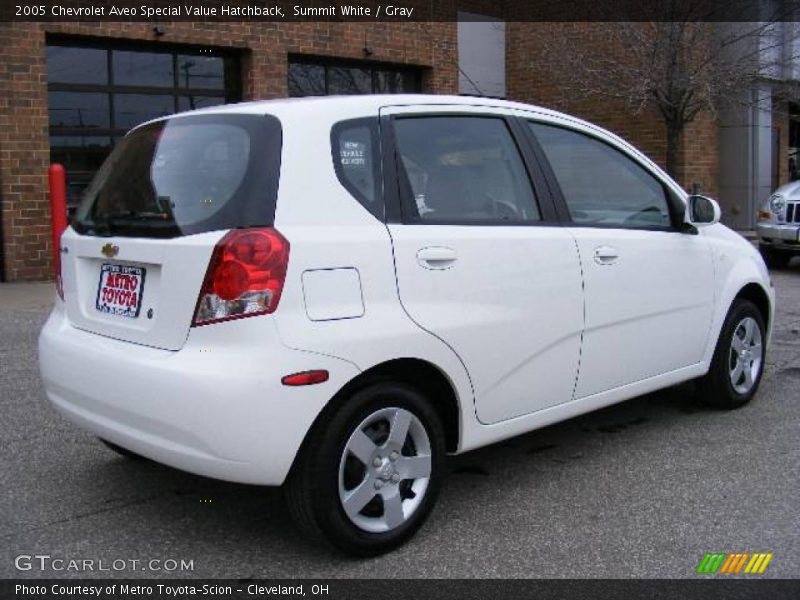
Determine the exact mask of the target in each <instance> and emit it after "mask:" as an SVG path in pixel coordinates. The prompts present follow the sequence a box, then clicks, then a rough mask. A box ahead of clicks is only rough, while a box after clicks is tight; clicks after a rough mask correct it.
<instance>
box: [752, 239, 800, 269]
mask: <svg viewBox="0 0 800 600" xmlns="http://www.w3.org/2000/svg"><path fill="white" fill-rule="evenodd" d="M758 251H759V252H761V257H762V258H763V259H764V263H766V265H767V266H768V267H769V268H770V269H785V268H786V267H787V266H788V265H789V261H790V260H792V255H791V254H790V253H789V252H784V251H782V250H776V249H775V248H770V247H769V246H762V245H759V246H758Z"/></svg>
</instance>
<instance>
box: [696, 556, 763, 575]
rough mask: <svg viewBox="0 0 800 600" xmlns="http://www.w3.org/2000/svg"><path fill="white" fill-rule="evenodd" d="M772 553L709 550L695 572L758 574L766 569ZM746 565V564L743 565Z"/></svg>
mask: <svg viewBox="0 0 800 600" xmlns="http://www.w3.org/2000/svg"><path fill="white" fill-rule="evenodd" d="M772 556H773V555H772V553H769V554H767V553H765V552H756V553H754V554H750V553H749V552H734V553H732V554H726V553H725V552H709V553H706V555H705V556H704V557H703V560H701V561H700V564H699V565H698V566H697V573H703V574H714V573H717V572H719V573H720V574H723V573H724V574H735V573H741V572H742V568H744V572H745V573H747V574H751V575H760V574H761V573H763V572H764V571H766V570H767V565H768V564H769V562H770V561H771V560H772ZM745 565H747V566H745Z"/></svg>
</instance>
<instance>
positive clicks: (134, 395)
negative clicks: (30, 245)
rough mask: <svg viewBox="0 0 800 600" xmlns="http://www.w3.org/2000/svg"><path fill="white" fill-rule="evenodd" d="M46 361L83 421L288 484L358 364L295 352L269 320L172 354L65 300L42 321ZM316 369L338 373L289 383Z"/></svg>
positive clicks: (253, 478)
mask: <svg viewBox="0 0 800 600" xmlns="http://www.w3.org/2000/svg"><path fill="white" fill-rule="evenodd" d="M39 366H40V369H41V375H42V379H43V382H44V388H45V392H46V394H47V396H48V398H49V399H50V401H51V402H52V403H53V405H54V406H55V408H56V409H57V410H58V411H59V412H61V413H62V414H63V415H64V416H65V417H67V418H68V419H70V420H71V421H73V422H75V423H76V424H78V425H80V426H81V427H82V428H83V429H86V430H88V431H90V432H92V433H94V434H95V435H97V436H100V437H102V438H104V439H107V440H109V441H111V442H113V443H115V444H118V445H120V446H122V447H124V448H128V449H130V450H132V451H134V452H136V453H138V454H141V455H143V456H147V457H149V458H152V459H153V460H156V461H158V462H161V463H164V464H167V465H170V466H173V467H176V468H179V469H183V470H185V471H190V472H192V473H197V474H200V475H206V476H209V477H215V478H217V479H225V480H229V481H239V482H242V483H257V484H264V485H278V484H280V483H282V482H283V480H284V478H285V477H286V473H287V472H288V470H289V467H290V466H291V464H292V461H293V460H294V456H295V454H296V452H297V449H298V448H299V446H300V444H301V442H302V440H303V437H304V436H305V434H306V431H308V428H309V427H310V426H311V423H312V422H313V421H314V419H315V418H316V416H317V414H318V413H319V411H320V410H322V408H323V407H324V406H325V404H326V403H327V401H328V399H329V398H330V397H331V396H332V395H333V394H334V393H335V392H336V391H337V390H338V389H339V388H341V387H342V386H343V385H344V384H345V383H346V382H347V381H348V380H350V379H351V378H353V377H355V376H356V375H357V373H358V371H357V369H356V368H355V367H354V365H352V364H350V363H348V362H346V361H343V360H338V359H334V358H330V357H325V356H320V355H319V354H314V353H310V352H300V351H295V350H289V349H288V348H286V347H285V346H283V345H282V344H281V343H280V340H279V339H278V337H277V333H276V331H275V326H274V323H273V322H272V320H271V319H269V318H258V317H256V318H252V319H241V320H237V321H229V322H226V323H219V324H215V325H213V326H206V327H199V328H195V329H192V331H191V333H190V335H189V338H188V340H187V341H186V344H185V345H184V346H183V348H181V350H180V351H178V352H171V351H168V350H159V349H156V348H148V347H145V346H140V345H136V344H131V343H128V342H123V341H119V340H114V339H110V338H105V337H102V336H98V335H94V334H91V333H88V332H85V331H81V330H79V329H76V328H75V327H73V326H72V325H71V324H70V323H69V320H68V319H67V318H66V314H65V311H64V305H63V304H62V303H57V305H56V307H55V309H54V310H53V312H52V314H51V315H50V318H49V320H48V321H47V323H46V324H45V326H44V328H43V329H42V333H41V336H40V338H39ZM312 369H326V370H327V371H328V372H329V373H330V379H329V380H328V381H327V382H325V383H322V384H319V385H313V386H305V387H293V388H288V387H286V386H283V385H281V383H280V378H281V376H283V375H288V374H290V373H297V372H300V371H307V370H312ZM97 374H102V376H101V377H98V376H97Z"/></svg>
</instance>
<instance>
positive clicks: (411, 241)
mask: <svg viewBox="0 0 800 600" xmlns="http://www.w3.org/2000/svg"><path fill="white" fill-rule="evenodd" d="M389 231H390V233H391V235H392V242H393V244H394V250H395V260H396V265H397V281H398V286H399V290H400V300H401V302H402V304H403V306H404V308H405V309H406V311H407V312H408V314H409V316H410V317H411V318H412V319H413V320H414V322H416V323H417V324H419V326H420V327H422V328H423V329H425V330H426V331H430V332H431V333H433V334H434V335H436V336H437V337H438V338H440V339H442V340H443V341H444V342H446V343H447V344H448V345H449V346H450V347H451V348H453V350H454V351H455V352H456V353H457V354H458V355H459V356H460V357H461V359H462V360H463V361H464V364H465V365H466V368H467V370H468V371H469V374H470V376H471V378H472V384H473V387H474V392H475V402H476V407H477V415H478V418H479V419H480V421H481V422H483V423H496V422H498V421H502V420H504V419H509V418H512V417H516V416H519V415H523V414H526V413H529V412H533V411H535V410H539V409H541V408H544V407H546V406H552V405H554V404H559V403H561V402H567V401H569V400H570V399H571V398H572V392H573V389H574V386H575V376H576V374H577V368H578V358H579V354H580V336H581V330H582V328H583V292H582V290H581V275H580V265H579V263H578V256H577V252H576V249H575V242H574V241H573V239H572V237H571V236H570V234H569V233H568V232H567V231H566V230H564V229H562V228H560V227H536V226H531V227H502V226H497V227H494V226H481V227H474V226H472V227H471V226H448V225H413V226H412V225H394V224H393V225H390V226H389ZM430 246H445V247H448V248H452V249H453V250H455V252H456V253H457V255H458V260H457V261H455V262H454V263H453V264H452V266H451V267H450V268H449V269H446V270H437V271H434V270H431V269H428V268H423V267H422V266H421V265H420V264H419V263H418V259H417V255H418V253H419V251H420V249H421V248H426V247H430Z"/></svg>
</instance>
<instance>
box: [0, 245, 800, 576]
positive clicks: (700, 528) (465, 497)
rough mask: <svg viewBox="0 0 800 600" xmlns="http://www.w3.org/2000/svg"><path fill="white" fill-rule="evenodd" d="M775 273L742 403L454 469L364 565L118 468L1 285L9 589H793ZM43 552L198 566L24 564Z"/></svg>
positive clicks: (250, 499) (792, 449)
mask: <svg viewBox="0 0 800 600" xmlns="http://www.w3.org/2000/svg"><path fill="white" fill-rule="evenodd" d="M773 279H774V282H775V287H776V289H777V295H778V304H777V315H776V320H775V331H774V337H773V342H772V347H771V353H770V355H769V357H768V366H767V371H766V373H765V377H764V379H763V382H762V385H761V391H760V393H759V395H758V396H757V398H756V400H755V401H754V402H753V403H751V404H750V405H749V406H747V407H745V408H743V409H740V410H737V411H733V412H714V411H709V410H706V409H701V408H698V407H697V406H696V405H695V404H694V403H693V402H692V399H691V392H692V387H691V385H684V386H680V387H677V388H673V389H670V390H667V391H664V392H660V393H656V394H651V395H648V396H644V397H641V398H637V399H634V400H631V401H629V402H626V403H624V404H621V405H618V406H615V407H611V408H608V409H605V410H602V411H599V412H596V413H592V414H589V415H585V416H583V417H580V418H577V419H573V420H570V421H568V422H565V423H561V424H559V425H556V426H552V427H548V428H547V429H544V430H540V431H537V432H533V433H530V434H527V435H525V436H522V437H518V438H515V439H512V440H510V441H507V442H505V443H502V444H499V445H495V446H492V447H489V448H484V449H481V450H478V451H475V452H472V453H469V454H467V455H464V456H461V457H458V458H456V459H454V460H452V462H451V471H452V473H451V476H450V477H449V479H448V480H447V482H446V484H445V486H444V489H443V492H442V496H441V498H440V502H439V505H438V507H437V509H436V510H435V512H434V514H433V515H432V517H431V519H430V521H429V522H428V524H427V525H426V526H425V527H424V528H423V530H422V531H420V533H419V534H418V535H417V536H416V537H415V538H414V539H413V540H412V541H411V543H409V544H408V545H406V546H405V547H403V548H401V549H400V550H398V551H396V552H394V553H392V554H390V555H387V556H384V557H380V558H377V559H372V560H350V559H343V558H340V557H338V556H335V555H332V554H331V553H329V552H328V551H327V550H325V549H323V548H319V547H317V546H315V545H314V544H312V543H311V542H309V541H307V540H305V539H303V538H302V537H301V536H300V534H299V533H298V532H297V531H296V530H295V528H294V527H293V525H292V523H291V521H290V519H289V514H288V510H287V508H286V506H285V504H284V501H283V497H282V495H281V493H280V490H278V489H264V488H259V487H253V486H244V485H235V484H229V483H221V482H216V481H212V480H208V479H204V478H201V477H196V476H192V475H188V474H185V473H181V472H178V471H175V470H172V469H169V468H166V467H161V466H159V465H156V464H153V463H148V462H133V461H130V460H126V459H123V458H120V457H118V456H117V455H116V454H114V453H112V452H111V451H110V450H108V449H107V448H105V447H104V446H103V445H102V444H100V443H99V442H98V441H97V440H96V439H95V438H93V437H92V436H91V435H89V434H86V433H84V432H82V431H80V430H78V429H77V428H75V427H73V426H72V425H70V424H69V423H67V422H66V421H64V420H63V419H61V418H60V417H59V416H57V415H56V414H55V413H54V412H53V411H52V410H51V409H50V407H49V406H48V404H47V402H46V400H45V397H44V394H43V391H42V387H41V385H40V383H39V379H38V368H37V361H36V338H37V334H38V330H39V328H40V326H41V324H42V323H43V322H44V319H45V317H46V314H47V306H46V305H47V301H46V300H42V298H47V296H48V295H49V291H48V292H47V293H46V294H42V293H41V289H40V288H37V286H28V287H25V286H23V287H16V288H13V289H12V287H11V286H8V285H7V286H5V287H4V288H3V286H0V440H2V467H1V468H0V486H1V487H2V490H3V499H2V505H1V506H0V517H1V518H0V546H2V547H3V549H4V556H3V558H2V559H1V560H2V562H0V577H53V576H57V577H87V576H92V575H94V576H102V577H107V576H115V575H116V576H128V577H131V576H132V577H165V576H171V577H176V576H177V577H186V576H192V577H236V578H249V577H275V578H282V577H317V578H331V577H355V578H360V577H381V578H382V577H419V578H434V577H504V578H505V577H509V578H511V577H610V578H628V577H648V578H683V577H697V575H695V568H696V567H697V565H698V563H699V562H700V560H701V558H702V557H703V555H704V554H705V553H706V552H713V551H717V552H741V551H743V552H771V553H773V554H774V558H773V559H772V561H771V563H770V565H769V568H768V569H767V571H766V573H765V575H763V577H796V576H797V575H798V573H800V510H798V509H799V508H800V442H799V441H798V432H800V261H797V260H796V261H795V263H794V266H793V267H792V268H790V269H789V270H786V271H780V272H774V273H773ZM98 381H99V382H100V381H102V374H98ZM37 554H38V555H50V556H51V557H52V558H63V559H67V560H70V559H77V560H84V559H94V560H95V561H97V560H101V559H102V560H103V561H105V563H106V564H107V565H108V564H110V563H111V562H112V561H115V560H123V561H125V562H126V563H128V564H130V561H131V560H140V561H142V562H147V561H149V560H151V559H157V560H161V561H167V560H170V559H171V560H176V561H178V562H180V561H181V560H184V561H192V564H193V570H191V571H177V572H168V571H165V570H163V569H162V570H161V571H153V570H148V571H142V570H141V569H142V566H141V563H140V564H139V566H138V567H136V568H134V567H130V566H126V567H125V568H124V570H120V571H110V572H103V573H97V572H95V573H92V572H84V573H80V572H74V571H54V570H50V569H45V570H39V569H38V567H37V566H36V565H34V568H33V569H31V570H29V571H18V570H17V569H16V568H15V557H17V556H19V555H37ZM116 564H117V565H119V564H120V563H116ZM161 564H166V563H165V562H162V563H161ZM169 564H171V563H169Z"/></svg>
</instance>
